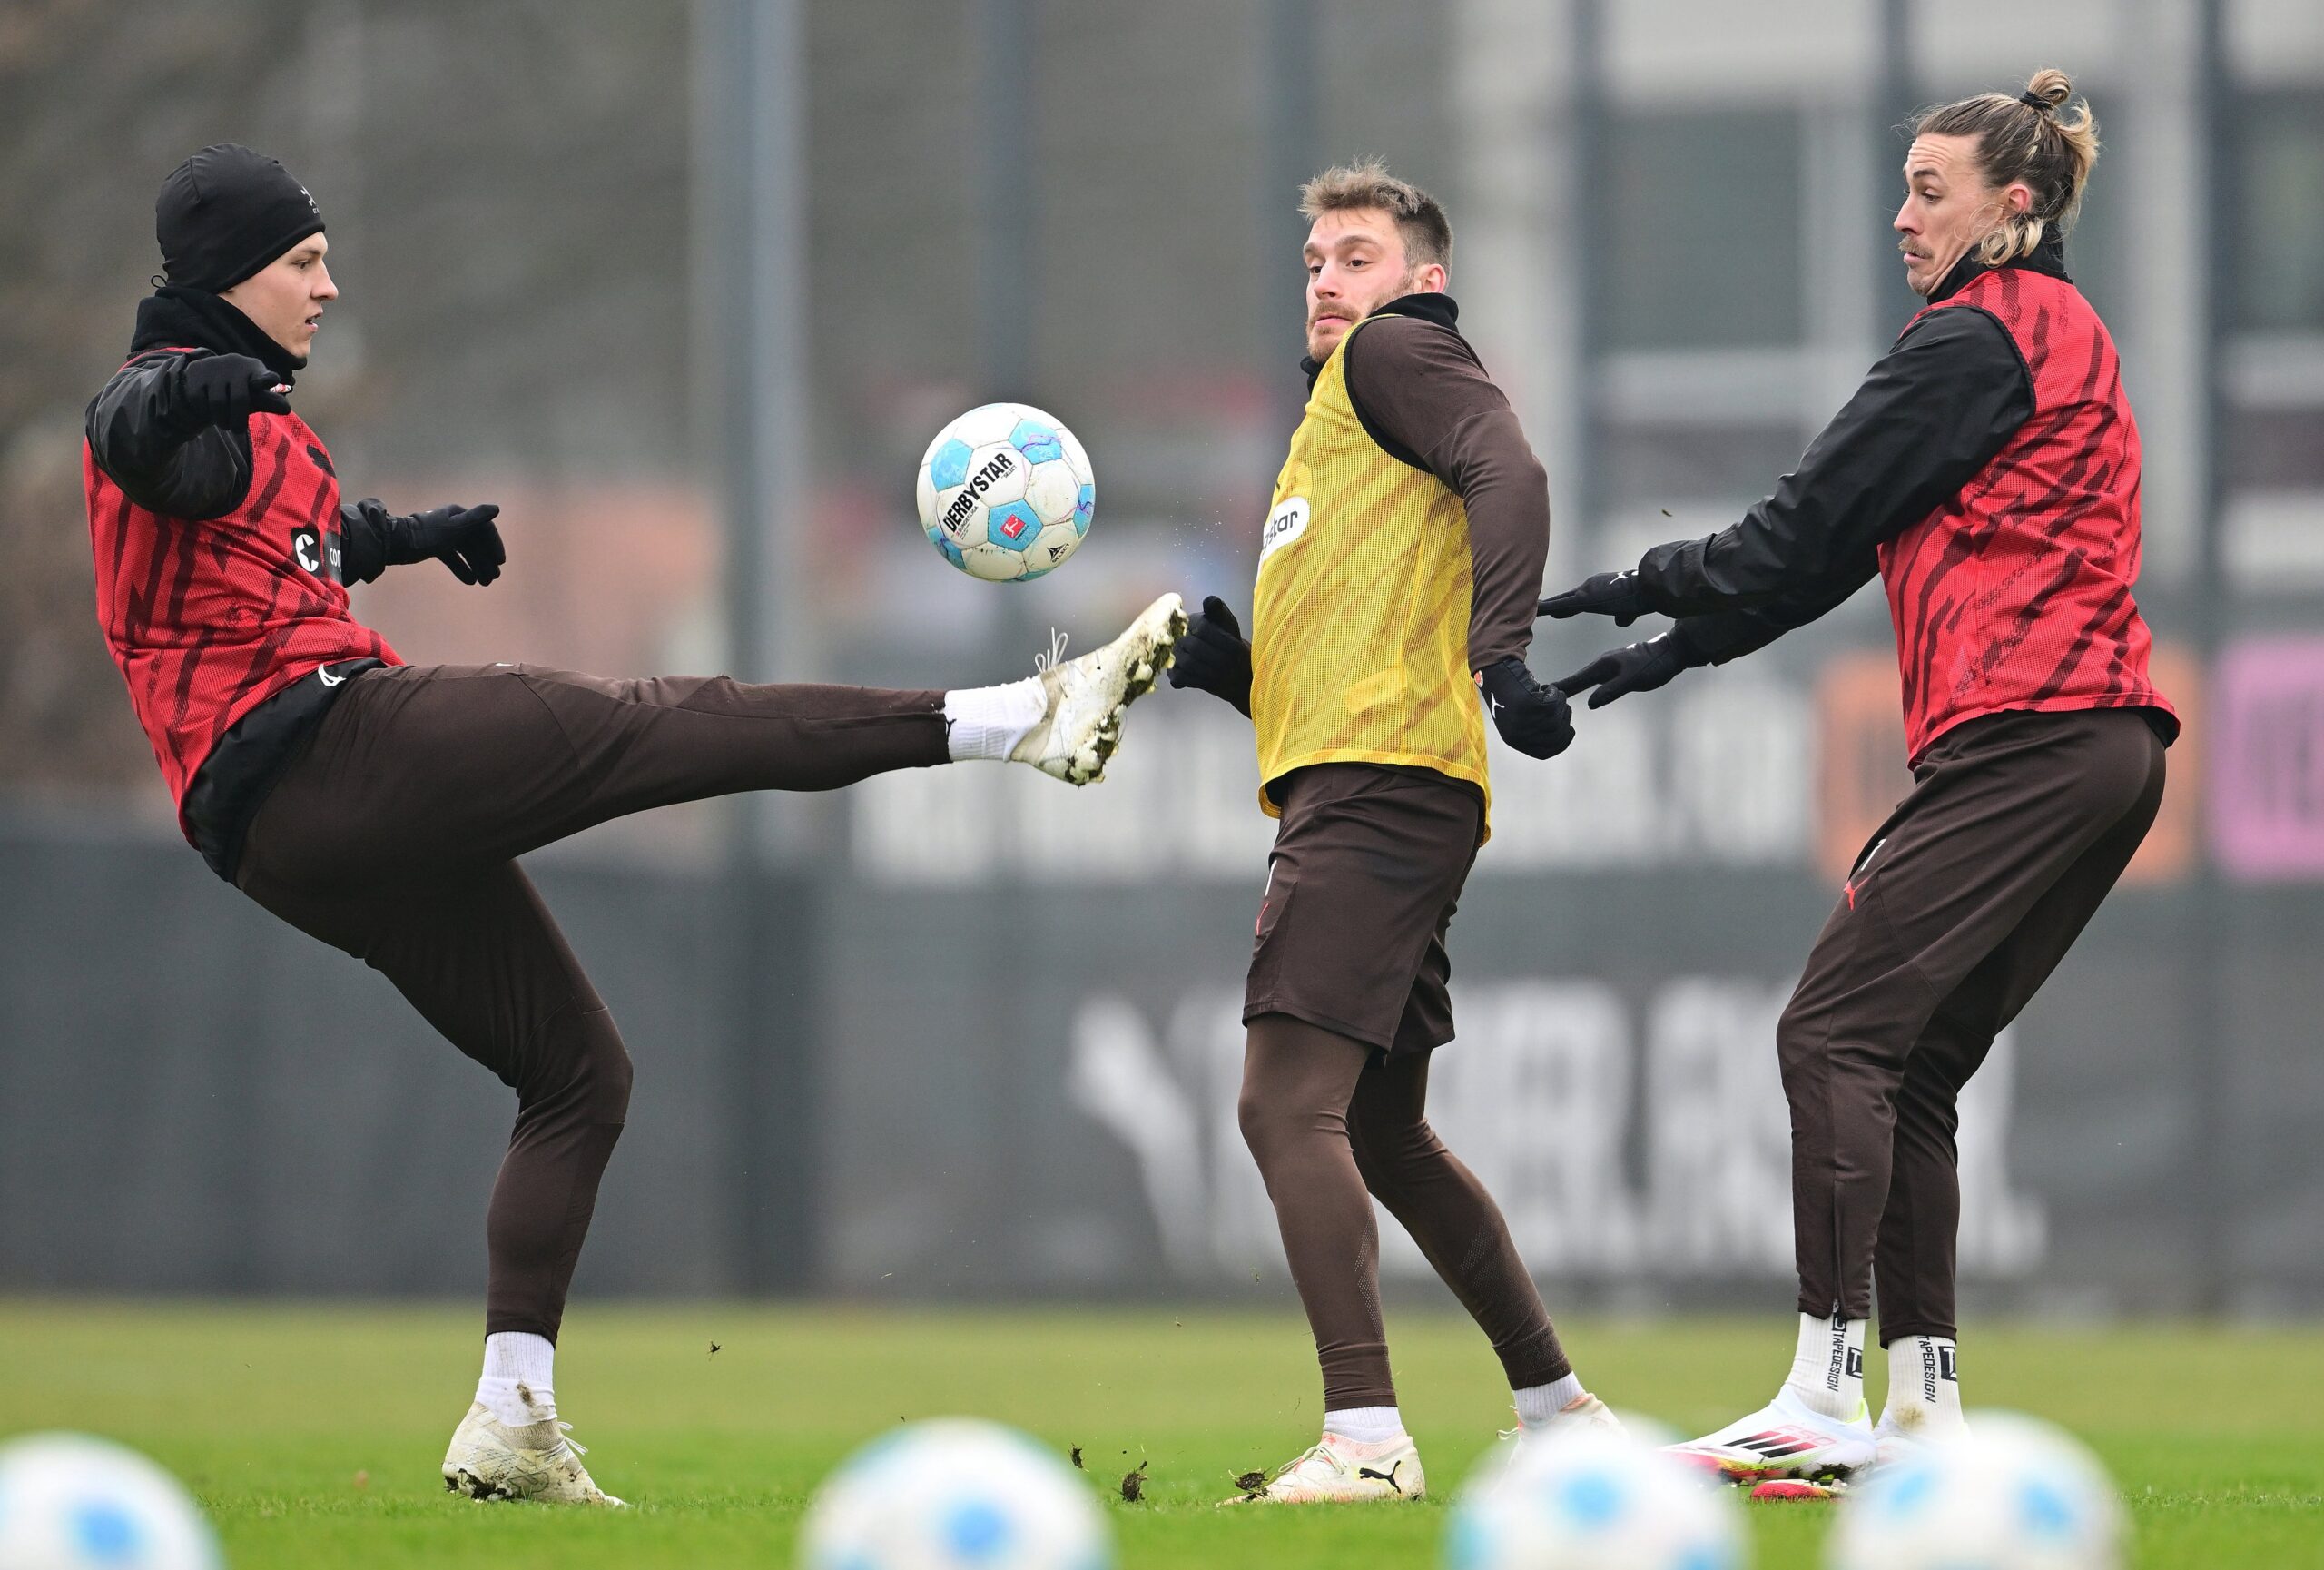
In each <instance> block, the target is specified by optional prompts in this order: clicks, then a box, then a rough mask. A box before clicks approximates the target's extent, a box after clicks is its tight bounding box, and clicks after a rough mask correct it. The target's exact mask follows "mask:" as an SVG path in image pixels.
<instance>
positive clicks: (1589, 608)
mask: <svg viewBox="0 0 2324 1570" xmlns="http://www.w3.org/2000/svg"><path fill="white" fill-rule="evenodd" d="M1653 608H1654V607H1652V606H1650V605H1649V604H1647V603H1646V591H1645V589H1644V588H1643V587H1642V586H1640V583H1639V580H1638V573H1637V572H1636V571H1635V570H1632V571H1630V572H1601V573H1599V574H1598V575H1596V576H1595V577H1593V578H1584V579H1583V580H1582V584H1581V588H1570V589H1567V590H1566V591H1565V592H1564V593H1563V594H1553V595H1551V596H1550V597H1549V598H1547V599H1545V600H1543V601H1542V602H1541V605H1540V607H1538V608H1537V612H1536V614H1538V615H1541V616H1547V617H1556V618H1557V619H1559V620H1561V621H1562V620H1564V619H1565V618H1566V617H1570V616H1581V615H1582V614H1584V613H1585V612H1586V613H1589V614H1590V615H1593V616H1610V617H1613V618H1614V625H1615V626H1616V627H1628V626H1630V623H1632V622H1634V621H1636V620H1637V619H1638V618H1639V617H1642V616H1644V615H1645V614H1646V613H1647V612H1648V611H1649V610H1652V609H1653Z"/></svg>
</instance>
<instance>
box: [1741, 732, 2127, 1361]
mask: <svg viewBox="0 0 2324 1570" xmlns="http://www.w3.org/2000/svg"><path fill="white" fill-rule="evenodd" d="M1914 775H1915V779H1916V781H1917V784H1916V785H1915V788H1914V790H1913V792H1912V794H1911V795H1909V796H1907V797H1906V798H1905V801H1904V802H1903V803H1902V804H1901V805H1899V806H1898V807H1897V808H1896V812H1895V813H1894V814H1892V815H1890V817H1889V819H1888V821H1887V822H1886V823H1885V824H1882V825H1881V827H1880V829H1879V830H1878V832H1877V833H1876V834H1874V835H1873V837H1872V840H1871V842H1870V843H1869V844H1867V845H1866V848H1865V850H1864V853H1863V854H1862V855H1861V856H1859V857H1858V858H1857V862H1856V869H1855V871H1854V872H1853V873H1851V874H1849V878H1848V882H1847V885H1846V889H1845V891H1844V894H1843V898H1842V900H1841V902H1840V903H1839V905H1838V906H1837V908H1836V909H1835V910H1834V911H1833V912H1832V915H1831V918H1830V920H1829V921H1827V923H1825V926H1824V931H1823V933H1822V935H1821V936H1819V937H1818V938H1817V940H1816V947H1815V949H1814V951H1813V952H1812V953H1810V954H1809V955H1808V959H1807V971H1806V973H1804V974H1803V975H1802V976H1801V977H1800V981H1799V986H1798V988H1797V991H1796V992H1794V993H1793V994H1792V999H1791V1002H1790V1003H1789V1005H1788V1006H1787V1008H1786V1009H1785V1011H1784V1014H1783V1019H1782V1022H1781V1023H1780V1024H1779V1025H1778V1027H1777V1052H1778V1054H1779V1056H1780V1058H1781V1060H1782V1065H1783V1081H1784V1091H1785V1094H1786V1096H1787V1099H1788V1100H1789V1101H1790V1103H1791V1131H1792V1132H1791V1151H1792V1227H1793V1234H1794V1244H1795V1247H1796V1248H1797V1253H1798V1264H1799V1308H1800V1312H1802V1313H1805V1314H1818V1315H1828V1314H1832V1313H1834V1312H1836V1311H1837V1312H1838V1313H1840V1314H1844V1315H1846V1317H1847V1318H1869V1317H1870V1316H1871V1311H1872V1288H1873V1279H1874V1275H1875V1271H1876V1269H1877V1274H1878V1278H1879V1287H1880V1340H1881V1344H1882V1345H1884V1346H1886V1345H1887V1344H1888V1343H1890V1342H1893V1341H1895V1340H1896V1338H1899V1337H1902V1336H1951V1335H1953V1334H1954V1333H1955V1324H1954V1260H1955V1254H1954V1249H1955V1233H1956V1232H1957V1230H1958V1229H1959V1222H1960V1215H1961V1190H1960V1178H1959V1171H1958V1157H1957V1154H1956V1152H1955V1147H1954V1132H1955V1128H1956V1127H1957V1121H1958V1120H1957V1116H1956V1111H1955V1103H1956V1101H1957V1098H1958V1097H1959V1094H1960V1091H1961V1087H1962V1086H1963V1085H1964V1084H1965V1083H1966V1082H1967V1081H1968V1079H1969V1076H1970V1075H1971V1074H1973V1073H1974V1072H1975V1071H1976V1070H1977V1066H1978V1065H1979V1064H1980V1063H1982V1062H1983V1061H1984V1057H1985V1053H1986V1052H1987V1051H1988V1050H1989V1049H1990V1048H1991V1047H1992V1045H1993V1042H1994V1035H1995V1034H1997V1033H1998V1032H2000V1030H2001V1028H2002V1027H2003V1026H2004V1025H2006V1024H2008V1023H2009V1022H2010V1021H2012V1020H2013V1019H2014V1018H2016V1017H2017V1014H2018V1012H2019V1011H2020V1010H2021V1009H2023V1008H2024V1006H2025V1004H2026V1002H2027V1001H2028V1000H2029V999H2031V998H2032V997H2033V993H2034V992H2035V991H2036V990H2037V989H2038V988H2039V987H2040V986H2041V984H2042V983H2043V982H2044V981H2045V980H2047V979H2048V977H2049V974H2050V973H2051V972H2052V971H2053V970H2054V969H2055V968H2056V967H2057V964H2058V962H2059V961H2060V960H2062V959H2063V958H2064V957H2065V953H2066V951H2067V949H2069V948H2070V947H2072V946H2073V941H2074V939H2075V938H2076V937H2078V936H2079V935H2080V934H2081V933H2082V929H2083V926H2084V925H2085V924H2086V923H2088V922H2089V920H2090V918H2091V916H2092V915H2093V914H2094V913H2096V911H2097V909H2098V906H2099V904H2100V903H2101V902H2102V901H2103V900H2104V899H2105V897H2106V894H2107V892H2108V891H2109V890H2111V889H2112V887H2113V886H2114V883H2115V880H2116V879H2117V878H2119V877H2120V876H2121V875H2122V869H2123V868H2124V867H2125V866H2127V865H2128V864H2130V860H2131V857H2132V854H2134V853H2136V851H2137V850H2138V848H2139V844H2140V842H2141V841H2142V840H2143V839H2144V838H2145V837H2146V832H2147V829H2148V828H2149V826H2150V825H2152V824H2153V822H2154V815H2155V812H2156V809H2157V808H2158V807H2159V806H2160V805H2161V804H2162V782H2163V747H2162V741H2161V740H2160V739H2158V738H2157V736H2155V733H2154V732H2153V730H2152V729H2151V728H2150V727H2149V726H2148V725H2147V724H2146V722H2145V720H2144V719H2143V718H2142V716H2141V715H2140V713H2139V712H2138V711H2137V710H2127V709H2101V710H2092V711H2088V712H2081V713H2067V714H2036V713H2011V714H1998V715H1989V716H1984V717H1983V718H1981V719H1975V720H1971V721H1969V722H1967V723H1966V724H1965V725H1963V726H1959V727H1958V728H1956V729H1955V730H1952V731H1950V732H1947V733H1946V734H1945V735H1944V736H1940V737H1939V738H1938V739H1937V741H1936V743H1935V746H1933V747H1931V748H1930V750H1929V752H1928V753H1927V755H1925V756H1924V757H1923V759H1922V760H1921V762H1920V764H1919V765H1918V766H1917V767H1915V770H1914Z"/></svg>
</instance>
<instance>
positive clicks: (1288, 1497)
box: [1222, 1434, 1428, 1505]
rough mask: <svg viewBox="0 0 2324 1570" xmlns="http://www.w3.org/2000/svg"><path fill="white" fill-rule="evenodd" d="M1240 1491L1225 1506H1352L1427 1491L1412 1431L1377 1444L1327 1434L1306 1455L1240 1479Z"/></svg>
mask: <svg viewBox="0 0 2324 1570" xmlns="http://www.w3.org/2000/svg"><path fill="white" fill-rule="evenodd" d="M1244 1482H1245V1483H1246V1485H1247V1486H1246V1487H1245V1489H1244V1490H1243V1492H1242V1493H1240V1494H1238V1495H1236V1496H1235V1497H1234V1498H1232V1499H1227V1500H1224V1501H1222V1503H1224V1504H1227V1505H1354V1504H1361V1503H1364V1502H1368V1501H1372V1500H1385V1501H1389V1502H1393V1501H1396V1500H1400V1499H1422V1498H1425V1497H1427V1496H1428V1479H1427V1477H1426V1476H1423V1473H1422V1472H1421V1469H1420V1450H1419V1448H1418V1447H1416V1446H1414V1445H1413V1439H1412V1436H1411V1435H1409V1434H1404V1435H1400V1436H1398V1437H1396V1438H1393V1439H1383V1440H1381V1441H1380V1442H1379V1443H1378V1444H1375V1445H1364V1444H1359V1443H1357V1442H1356V1441H1355V1440H1354V1439H1344V1438H1342V1437H1340V1436H1339V1435H1337V1434H1325V1435H1324V1437H1323V1438H1322V1439H1320V1440H1318V1441H1317V1442H1316V1443H1315V1445H1314V1446H1313V1447H1310V1448H1309V1449H1308V1450H1307V1451H1306V1453H1305V1454H1304V1455H1302V1456H1300V1457H1299V1458H1298V1459H1297V1460H1295V1461H1293V1462H1292V1463H1291V1464H1290V1465H1289V1466H1284V1467H1282V1468H1280V1469H1278V1470H1277V1471H1276V1472H1275V1473H1274V1474H1273V1475H1272V1476H1259V1475H1257V1474H1256V1473H1255V1474H1253V1475H1252V1476H1249V1477H1247V1478H1246V1479H1244Z"/></svg>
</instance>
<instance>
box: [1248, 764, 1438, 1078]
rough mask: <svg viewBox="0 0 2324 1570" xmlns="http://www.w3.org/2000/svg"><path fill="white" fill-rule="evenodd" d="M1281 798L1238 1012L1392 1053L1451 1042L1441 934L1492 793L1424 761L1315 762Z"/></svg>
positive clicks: (1280, 783) (1278, 784) (1287, 783)
mask: <svg viewBox="0 0 2324 1570" xmlns="http://www.w3.org/2000/svg"><path fill="white" fill-rule="evenodd" d="M1269 794H1270V795H1273V797H1274V798H1275V800H1276V801H1278V802H1280V803H1282V804H1283V822H1282V824H1281V826H1280V827H1279V828H1277V830H1276V831H1275V854H1274V855H1273V857H1272V858H1270V860H1269V862H1268V864H1267V888H1266V894H1265V897H1264V899H1263V900H1262V901H1261V902H1260V905H1259V919H1258V925H1257V932H1256V940H1255V942H1254V943H1253V944H1252V948H1251V975H1250V981H1249V983H1248V985H1247V986H1246V989H1245V991H1244V994H1243V1018H1244V1020H1245V1021H1246V1022H1248V1021H1250V1020H1253V1019H1256V1018H1257V1017H1258V1016H1259V1015H1261V1014H1289V1015H1290V1016H1292V1017H1293V1018H1294V1019H1299V1020H1305V1021H1306V1022H1308V1023H1309V1024H1312V1025H1320V1026H1321V1027H1323V1028H1324V1030H1327V1031H1331V1032H1334V1033H1336V1034H1339V1035H1344V1036H1348V1037H1351V1038H1353V1039H1354V1040H1355V1041H1359V1042H1365V1043H1367V1044H1368V1045H1371V1046H1374V1047H1379V1048H1381V1049H1383V1050H1384V1051H1388V1052H1427V1051H1429V1050H1430V1049H1431V1048H1433V1047H1441V1046H1443V1044H1444V1043H1445V1042H1449V1041H1451V1040H1452V995H1451V993H1450V992H1447V990H1446V983H1447V982H1449V981H1450V980H1451V978H1452V961H1451V959H1450V958H1449V957H1448V956H1447V955H1446V953H1445V952H1444V931H1445V928H1446V927H1448V926H1449V925H1451V924H1452V911H1453V908H1454V906H1455V904H1456V903H1458V901H1459V900H1460V897H1461V885H1462V884H1464V883H1466V882H1467V881H1468V877H1469V868H1470V866H1471V864H1472V863H1474V862H1475V860H1476V859H1477V836H1478V834H1479V832H1480V830H1482V827H1483V824H1484V802H1483V800H1482V797H1481V796H1480V795H1479V794H1478V792H1477V791H1476V790H1475V789H1474V788H1473V787H1472V786H1470V785H1463V784H1461V783H1459V782H1457V781H1454V780H1450V779H1447V778H1445V777H1444V776H1443V775H1439V774H1435V773H1433V772H1431V771H1428V770H1424V769H1396V768H1382V767H1377V766H1374V765H1370V764H1320V765H1316V766H1315V767H1313V768H1304V769H1299V770H1296V771H1295V772H1293V773H1291V774H1288V775H1285V776H1284V777H1283V778H1282V779H1280V780H1277V781H1275V782H1274V784H1273V785H1272V787H1271V789H1270V793H1269Z"/></svg>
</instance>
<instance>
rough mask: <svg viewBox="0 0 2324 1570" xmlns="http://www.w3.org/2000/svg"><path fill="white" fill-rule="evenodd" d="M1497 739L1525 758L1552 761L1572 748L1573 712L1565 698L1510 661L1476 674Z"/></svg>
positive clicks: (1519, 663) (1513, 659) (1520, 663)
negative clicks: (1490, 711) (1548, 759)
mask: <svg viewBox="0 0 2324 1570" xmlns="http://www.w3.org/2000/svg"><path fill="white" fill-rule="evenodd" d="M1477 685H1478V686H1481V687H1482V688H1484V691H1485V706H1486V707H1488V708H1489V709H1491V710H1492V723H1493V727H1494V728H1495V729H1496V730H1498V731H1500V732H1501V739H1502V740H1503V741H1505V742H1507V743H1508V744H1509V745H1510V746H1513V747H1515V748H1516V749H1517V750H1518V751H1519V752H1521V753H1523V754H1524V755H1526V756H1528V757H1542V758H1549V757H1555V756H1557V755H1558V754H1560V753H1561V752H1563V751H1565V749H1566V748H1567V747H1569V746H1572V745H1573V710H1572V707H1571V706H1570V705H1569V704H1568V703H1567V702H1566V695H1565V694H1564V693H1562V692H1561V691H1559V690H1558V689H1557V688H1556V687H1554V686H1542V685H1541V683H1540V682H1538V681H1535V680H1534V679H1533V673H1532V672H1531V671H1530V670H1528V669H1527V668H1526V667H1525V662H1524V661H1523V660H1521V659H1518V658H1516V657H1511V658H1508V659H1504V660H1502V661H1501V662H1500V663H1499V664H1497V665H1489V666H1487V667H1485V668H1484V669H1483V670H1481V671H1479V672H1478V673H1477Z"/></svg>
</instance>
